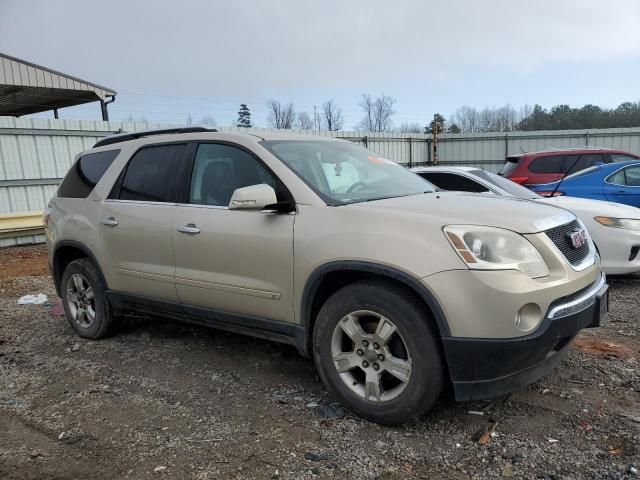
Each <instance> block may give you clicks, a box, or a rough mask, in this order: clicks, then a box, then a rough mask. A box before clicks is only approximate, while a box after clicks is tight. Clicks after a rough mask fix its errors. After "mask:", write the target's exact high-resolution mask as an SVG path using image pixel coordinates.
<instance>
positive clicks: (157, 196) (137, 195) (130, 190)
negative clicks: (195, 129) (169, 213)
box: [110, 144, 186, 202]
mask: <svg viewBox="0 0 640 480" xmlns="http://www.w3.org/2000/svg"><path fill="white" fill-rule="evenodd" d="M185 148H186V145H184V144H172V145H158V146H152V147H145V148H143V149H141V150H139V151H138V152H137V153H136V154H135V155H134V156H133V157H131V160H129V164H128V166H127V169H126V171H125V173H124V177H123V178H122V182H121V185H120V186H119V188H118V186H116V188H115V189H114V192H112V195H111V196H110V198H119V199H121V200H137V201H145V202H176V201H177V198H178V184H179V181H180V179H181V178H184V177H183V176H182V164H183V162H182V159H183V155H184V150H185Z"/></svg>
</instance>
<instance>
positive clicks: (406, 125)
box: [398, 122, 424, 133]
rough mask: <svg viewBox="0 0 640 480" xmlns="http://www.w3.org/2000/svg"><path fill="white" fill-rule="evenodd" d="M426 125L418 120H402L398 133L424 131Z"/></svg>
mask: <svg viewBox="0 0 640 480" xmlns="http://www.w3.org/2000/svg"><path fill="white" fill-rule="evenodd" d="M423 132H424V127H423V126H422V125H420V124H419V123H418V122H402V123H401V124H400V126H399V127H398V133H423Z"/></svg>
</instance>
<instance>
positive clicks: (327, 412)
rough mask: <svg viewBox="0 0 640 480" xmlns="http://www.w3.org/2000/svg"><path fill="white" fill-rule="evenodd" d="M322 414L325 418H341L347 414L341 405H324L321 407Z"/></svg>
mask: <svg viewBox="0 0 640 480" xmlns="http://www.w3.org/2000/svg"><path fill="white" fill-rule="evenodd" d="M320 414H321V415H322V416H323V417H324V418H340V417H344V416H345V415H346V414H347V412H346V410H345V409H344V407H342V405H340V404H339V403H329V404H325V403H323V404H321V405H320Z"/></svg>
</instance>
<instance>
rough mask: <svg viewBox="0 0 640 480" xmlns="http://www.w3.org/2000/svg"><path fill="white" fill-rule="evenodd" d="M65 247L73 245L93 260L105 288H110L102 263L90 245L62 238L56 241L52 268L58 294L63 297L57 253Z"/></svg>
mask: <svg viewBox="0 0 640 480" xmlns="http://www.w3.org/2000/svg"><path fill="white" fill-rule="evenodd" d="M63 247H72V248H75V249H77V250H80V251H81V252H82V253H84V254H85V255H86V256H87V257H88V258H89V259H90V260H91V261H92V262H93V264H94V265H95V266H96V268H97V270H98V276H99V277H100V280H101V281H102V284H103V285H104V287H105V289H107V290H108V288H109V287H108V285H107V280H106V279H105V278H104V275H103V273H102V269H101V268H100V263H98V260H97V259H96V256H95V255H94V254H93V252H92V251H91V250H90V249H89V247H87V246H85V245H84V244H82V243H80V242H77V241H75V240H60V241H59V242H58V243H56V245H55V247H54V248H53V264H52V266H51V270H52V273H53V275H52V276H53V283H54V284H55V287H56V292H57V293H58V296H60V297H61V292H60V281H61V280H62V272H58V271H57V270H56V255H57V254H58V251H59V250H60V249H61V248H63Z"/></svg>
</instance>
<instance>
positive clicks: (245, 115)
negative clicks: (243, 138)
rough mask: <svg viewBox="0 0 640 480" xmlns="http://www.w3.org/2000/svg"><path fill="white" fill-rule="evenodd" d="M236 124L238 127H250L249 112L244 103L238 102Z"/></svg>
mask: <svg viewBox="0 0 640 480" xmlns="http://www.w3.org/2000/svg"><path fill="white" fill-rule="evenodd" d="M236 126H237V127H239V128H251V127H252V126H253V125H251V112H250V111H249V107H247V104H246V103H241V104H240V110H239V111H238V120H237V122H236Z"/></svg>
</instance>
